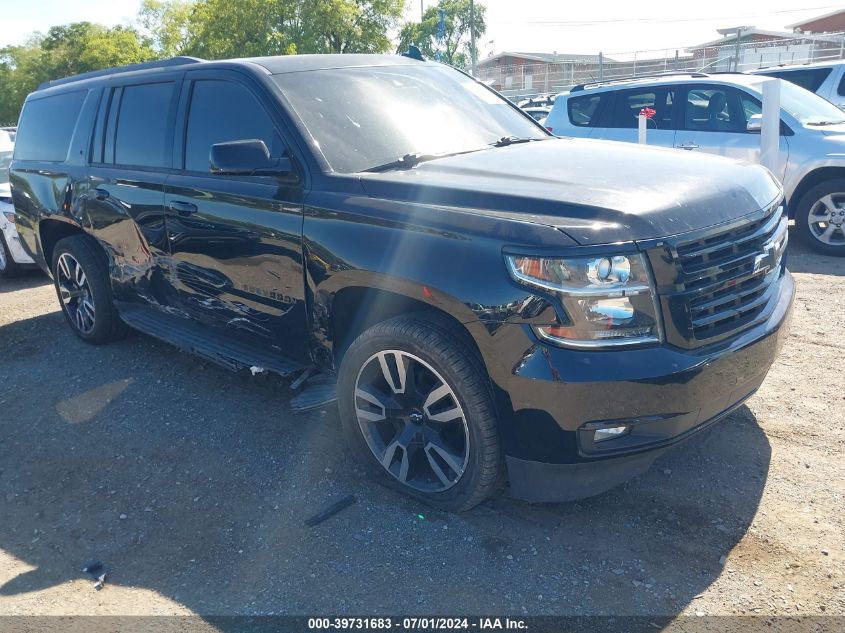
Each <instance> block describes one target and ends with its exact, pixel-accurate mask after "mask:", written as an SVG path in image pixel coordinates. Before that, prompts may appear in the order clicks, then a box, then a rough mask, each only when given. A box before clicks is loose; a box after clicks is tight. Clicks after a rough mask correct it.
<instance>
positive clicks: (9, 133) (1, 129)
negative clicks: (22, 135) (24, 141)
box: [0, 127, 18, 143]
mask: <svg viewBox="0 0 845 633" xmlns="http://www.w3.org/2000/svg"><path fill="white" fill-rule="evenodd" d="M3 132H5V133H6V136H8V137H9V140H10V141H12V143H14V142H15V135H16V134H17V132H18V128H16V127H0V134H2V133H3Z"/></svg>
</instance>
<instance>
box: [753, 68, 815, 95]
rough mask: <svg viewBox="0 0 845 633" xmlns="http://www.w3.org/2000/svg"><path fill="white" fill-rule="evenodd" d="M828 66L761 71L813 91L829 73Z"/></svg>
mask: <svg viewBox="0 0 845 633" xmlns="http://www.w3.org/2000/svg"><path fill="white" fill-rule="evenodd" d="M830 71H831V69H830V68H805V69H803V70H778V71H772V72H767V73H762V74H764V75H766V76H767V77H777V78H778V79H784V80H786V81H791V82H792V83H794V84H795V85H796V86H801V87H802V88H804V89H805V90H809V91H810V92H815V91H816V90H818V89H819V88H820V87H821V85H822V84H823V83H824V80H825V79H827V78H828V76H829V75H830Z"/></svg>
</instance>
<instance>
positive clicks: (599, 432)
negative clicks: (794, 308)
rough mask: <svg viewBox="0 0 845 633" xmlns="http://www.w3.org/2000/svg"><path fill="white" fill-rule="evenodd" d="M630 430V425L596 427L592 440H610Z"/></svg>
mask: <svg viewBox="0 0 845 633" xmlns="http://www.w3.org/2000/svg"><path fill="white" fill-rule="evenodd" d="M630 430H631V427H630V426H610V427H608V428H606V429H596V432H595V435H594V436H593V441H594V442H604V441H605V440H612V439H613V438H615V437H622V436H623V435H625V433H627V432H628V431H630Z"/></svg>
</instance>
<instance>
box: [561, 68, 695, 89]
mask: <svg viewBox="0 0 845 633" xmlns="http://www.w3.org/2000/svg"><path fill="white" fill-rule="evenodd" d="M710 74H712V73H702V72H684V71H681V70H678V71H674V70H669V71H666V72H662V73H649V74H646V75H636V76H634V77H619V78H617V79H604V80H602V81H590V82H587V83H583V84H578V85H577V86H573V87H572V88H570V89H569V92H578V91H580V90H584V88H586V87H587V86H604V85H605V84H617V83H625V82H626V81H637V80H639V79H654V78H656V77H673V76H675V75H684V76H686V77H709V76H710Z"/></svg>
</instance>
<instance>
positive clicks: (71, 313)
mask: <svg viewBox="0 0 845 633" xmlns="http://www.w3.org/2000/svg"><path fill="white" fill-rule="evenodd" d="M52 271H53V283H54V285H55V287H56V295H57V296H58V298H59V303H60V304H61V306H62V312H63V313H64V315H65V319H67V322H68V324H69V325H70V327H71V329H72V330H73V332H74V334H76V335H77V336H78V337H79V338H81V339H82V340H83V341H87V342H88V343H109V342H111V341H115V340H118V339H120V338H123V337H124V336H125V335H126V331H127V326H126V324H124V323H123V321H122V320H121V318H120V316H119V315H118V313H117V309H116V308H115V307H114V303H113V299H112V291H111V283H110V282H109V276H108V268H107V265H106V261H105V256H104V254H103V253H102V250H101V249H100V246H99V244H97V242H96V241H94V239H93V238H91V237H89V236H87V235H72V236H70V237H66V238H64V239H62V240H59V242H58V243H57V244H56V247H55V249H54V250H53V262H52Z"/></svg>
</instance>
